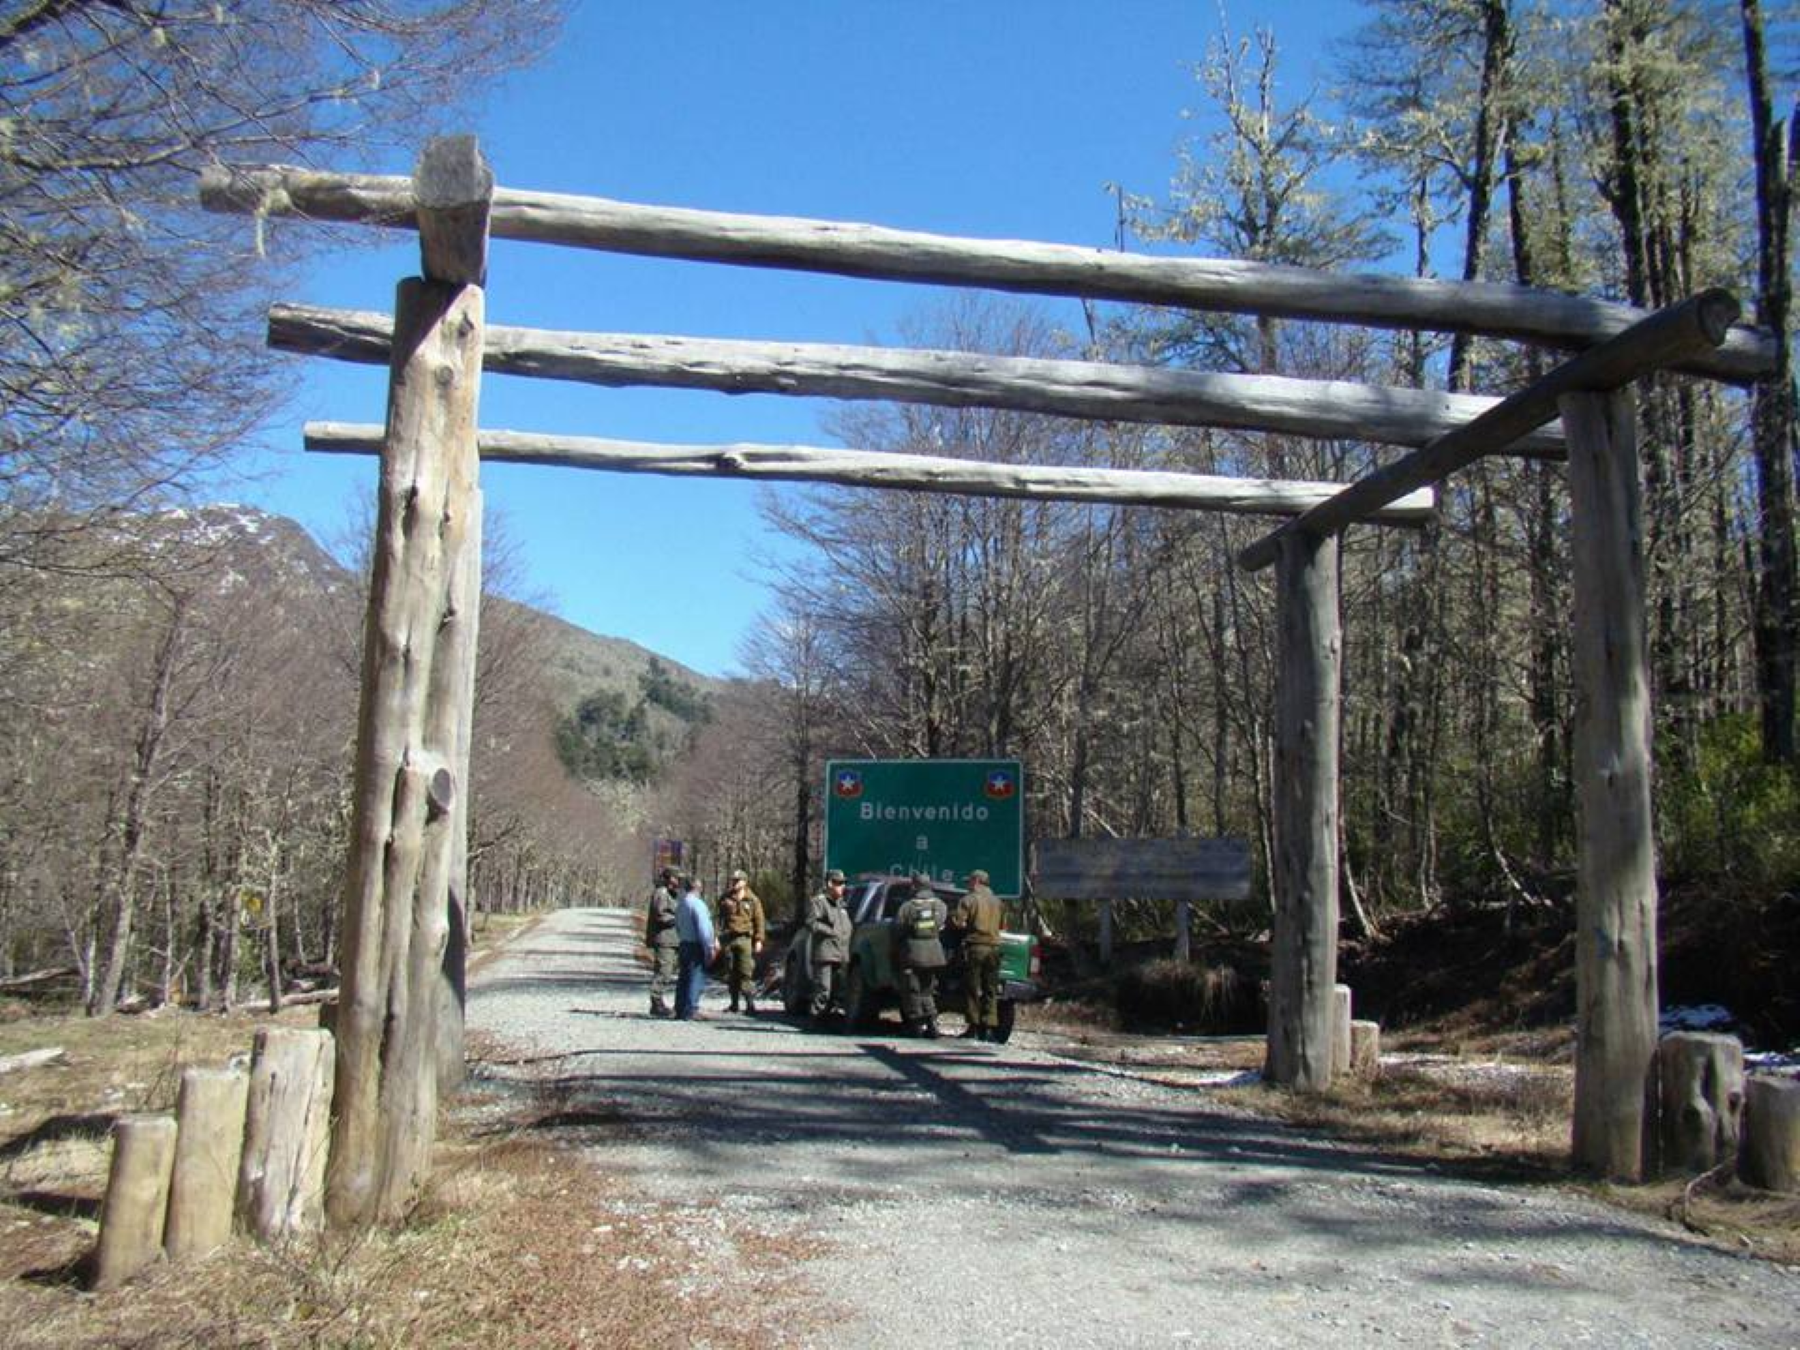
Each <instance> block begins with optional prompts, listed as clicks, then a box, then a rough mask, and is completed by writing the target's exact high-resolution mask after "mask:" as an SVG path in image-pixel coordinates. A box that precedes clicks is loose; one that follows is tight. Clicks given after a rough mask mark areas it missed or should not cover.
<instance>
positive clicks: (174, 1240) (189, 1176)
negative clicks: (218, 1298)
mask: <svg viewBox="0 0 1800 1350" xmlns="http://www.w3.org/2000/svg"><path fill="white" fill-rule="evenodd" d="M249 1092H250V1077H249V1075H248V1074H246V1073H245V1072H244V1071H243V1070H242V1069H203V1068H190V1069H183V1070H182V1071H181V1095H180V1097H179V1098H178V1099H177V1101H176V1106H175V1120H176V1124H177V1127H178V1129H177V1134H176V1138H175V1171H174V1175H173V1176H172V1177H171V1178H170V1180H169V1218H168V1222H167V1223H166V1224H165V1225H164V1228H163V1250H164V1251H165V1252H167V1253H168V1255H169V1259H170V1260H171V1261H179V1260H181V1259H182V1258H184V1257H189V1256H205V1255H206V1254H207V1253H208V1252H210V1251H215V1250H217V1249H218V1248H220V1247H223V1246H224V1245H225V1244H226V1243H227V1242H229V1241H230V1240H231V1218H232V1214H233V1213H234V1202H235V1200H236V1197H237V1183H238V1165H239V1163H240V1161H241V1160H242V1158H243V1154H244V1111H245V1106H246V1104H247V1102H248V1100H249Z"/></svg>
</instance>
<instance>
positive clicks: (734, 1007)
mask: <svg viewBox="0 0 1800 1350" xmlns="http://www.w3.org/2000/svg"><path fill="white" fill-rule="evenodd" d="M737 1003H738V1000H737V995H736V994H735V993H734V994H733V995H732V996H731V1011H732V1012H736V1011H737V1010H738V1006H737Z"/></svg>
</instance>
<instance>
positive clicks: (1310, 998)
mask: <svg viewBox="0 0 1800 1350" xmlns="http://www.w3.org/2000/svg"><path fill="white" fill-rule="evenodd" d="M1276 566H1277V569H1278V570H1277V576H1276V585H1277V587H1278V599H1277V605H1278V609H1279V624H1280V633H1281V648H1280V657H1279V662H1278V665H1277V676H1276V767H1275V849H1276V853H1275V866H1274V868H1273V875H1272V882H1273V887H1274V891H1275V932H1274V938H1273V947H1274V950H1273V952H1272V953H1271V957H1270V969H1269V1043H1268V1065H1267V1074H1268V1077H1269V1080H1270V1081H1271V1082H1274V1083H1277V1084H1280V1085H1281V1086H1284V1087H1296V1088H1301V1089H1305V1090H1309V1091H1322V1090H1323V1089H1325V1088H1327V1087H1329V1086H1330V1085H1331V1066H1332V1044H1333V1037H1332V1006H1333V992H1332V991H1333V988H1334V986H1335V985H1336V983H1337V933H1338V854H1337V845H1338V726H1339V716H1340V707H1339V680H1340V669H1341V664H1342V660H1343V636H1342V632H1341V630H1340V626H1339V618H1338V540H1337V536H1335V535H1332V536H1329V537H1327V538H1325V539H1320V540H1315V539H1311V538H1308V537H1307V536H1305V535H1295V536H1290V537H1289V538H1287V539H1284V540H1283V541H1282V544H1281V552H1280V556H1279V558H1278V559H1277V562H1276Z"/></svg>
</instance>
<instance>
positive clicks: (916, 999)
mask: <svg viewBox="0 0 1800 1350" xmlns="http://www.w3.org/2000/svg"><path fill="white" fill-rule="evenodd" d="M658 880H659V884H658V886H657V888H656V891H655V893H654V894H653V895H652V896H651V898H650V905H649V908H648V910H647V911H646V914H645V920H644V944H645V945H646V946H647V947H649V949H650V953H651V960H652V973H651V977H650V1015H651V1016H652V1017H676V1018H680V1019H682V1020H684V1021H685V1020H690V1019H692V1018H693V1017H695V1016H696V1015H698V1011H699V1004H700V994H701V991H702V990H703V989H704V988H705V987H706V972H707V969H708V967H710V966H711V965H712V964H713V963H714V962H715V961H716V960H717V959H718V957H719V953H720V950H721V948H723V950H724V952H725V954H726V958H725V971H724V973H725V979H726V985H727V987H728V988H729V990H730V992H731V1011H733V1012H737V1011H738V1010H739V1009H740V1007H741V1008H742V1010H743V1011H744V1012H745V1013H750V1014H754V1013H755V1012H756V983H755V976H756V958H757V957H758V956H760V955H761V954H762V949H763V942H764V938H765V928H766V921H765V917H764V914H763V904H762V901H761V900H760V899H759V898H758V897H757V895H756V892H755V891H753V890H751V889H750V879H749V878H748V877H747V876H746V875H745V874H744V873H742V872H733V873H732V874H731V882H730V884H729V886H728V887H727V889H726V892H725V894H724V895H722V896H721V897H720V898H719V906H718V915H717V920H718V921H717V925H716V926H715V924H714V921H713V915H712V914H711V913H710V912H709V911H708V910H707V907H706V901H705V899H704V898H703V897H702V895H701V894H700V888H699V885H698V883H697V882H696V881H695V880H694V878H693V877H691V876H687V875H683V874H678V873H676V872H674V871H672V870H667V869H665V870H664V871H663V873H662V874H661V876H660V877H659V879H658ZM968 882H969V889H968V891H967V893H966V894H965V895H964V896H963V897H962V899H961V900H960V901H959V902H958V903H957V906H956V912H955V913H954V914H952V913H950V911H949V907H948V906H947V905H945V904H944V902H943V900H942V899H940V898H939V896H938V894H937V892H936V891H935V890H934V889H933V888H932V886H931V883H930V881H928V880H927V879H926V878H925V877H922V876H916V877H914V878H913V889H912V894H911V895H909V896H908V897H907V899H906V900H905V902H904V903H903V904H902V905H901V906H900V908H899V910H898V911H897V912H896V914H895V915H894V923H893V928H892V930H891V932H892V941H893V948H892V957H893V963H894V978H895V982H896V983H897V984H898V986H899V993H900V1015H901V1018H902V1019H903V1020H904V1021H905V1023H906V1029H907V1031H908V1033H909V1034H912V1035H915V1036H924V1037H927V1038H930V1039H933V1040H935V1039H937V1038H938V1037H939V1036H940V1035H942V1032H941V1031H939V1029H938V1007H937V983H938V975H939V973H940V972H941V971H942V970H943V969H944V967H945V965H946V964H947V958H946V957H945V955H944V944H943V935H944V933H945V931H946V930H947V929H955V930H957V931H959V932H960V933H961V935H962V950H963V960H964V967H965V969H964V973H965V977H966V985H967V1002H966V1017H967V1023H968V1025H967V1027H966V1028H965V1029H964V1031H963V1033H962V1034H963V1035H964V1036H967V1037H971V1038H974V1039H979V1040H998V1039H999V1037H1000V930H1001V928H1002V926H1003V925H1004V924H1005V921H1006V908H1005V906H1004V905H1003V904H1002V903H1001V901H1000V899H999V897H997V896H996V895H995V894H994V893H993V891H992V890H990V889H989V888H988V874H987V873H986V872H984V871H982V870H980V869H979V868H977V869H976V870H975V871H973V872H971V873H969V876H968ZM844 885H845V882H844V874H843V873H842V872H840V871H838V870H837V869H836V868H833V869H832V870H830V871H828V872H827V873H826V874H825V888H824V889H823V890H822V891H820V892H819V893H818V894H816V895H814V896H813V897H812V898H811V899H810V900H809V901H807V905H806V912H805V917H804V929H803V931H804V932H805V933H806V935H807V936H808V937H809V938H810V969H809V970H808V974H809V976H810V977H811V985H812V999H811V1012H812V1015H813V1018H814V1019H815V1021H824V1020H826V1019H828V1018H830V1017H832V1016H834V1015H840V1014H841V1013H842V1012H843V1003H844V994H845V972H846V971H847V969H848V967H849V962H850V939H851V933H852V926H853V925H852V920H851V917H850V912H849V909H848V907H847V906H846V905H845V903H844ZM671 988H673V990H674V1000H675V1001H674V1006H673V1007H672V1008H671V1007H670V1006H669V1002H668V995H669V991H670V989H671Z"/></svg>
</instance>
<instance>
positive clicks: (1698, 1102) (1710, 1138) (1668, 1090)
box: [1656, 1031, 1744, 1176]
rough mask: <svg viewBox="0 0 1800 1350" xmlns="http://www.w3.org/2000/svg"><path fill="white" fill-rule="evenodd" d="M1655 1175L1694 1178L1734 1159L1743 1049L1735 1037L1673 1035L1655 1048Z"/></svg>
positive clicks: (1741, 1097) (1690, 1033)
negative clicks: (1658, 1105) (1658, 1163)
mask: <svg viewBox="0 0 1800 1350" xmlns="http://www.w3.org/2000/svg"><path fill="white" fill-rule="evenodd" d="M1656 1069H1657V1072H1656V1076H1657V1082H1658V1090H1659V1095H1660V1097H1661V1101H1662V1113H1661V1122H1660V1133H1661V1140H1662V1167H1661V1170H1662V1171H1663V1172H1665V1173H1668V1174H1669V1175H1672V1176H1698V1175H1699V1174H1700V1173H1702V1172H1710V1171H1711V1170H1712V1169H1713V1168H1715V1167H1717V1166H1718V1165H1719V1164H1720V1163H1722V1162H1729V1161H1732V1160H1734V1159H1736V1157H1737V1152H1738V1134H1739V1131H1740V1129H1741V1127H1742V1125H1743V1116H1744V1045H1743V1042H1742V1041H1740V1040H1738V1038H1737V1037H1736V1036H1721V1035H1718V1034H1716V1033H1711V1032H1704V1031H1677V1032H1673V1033H1671V1034H1670V1035H1667V1036H1664V1037H1663V1038H1662V1040H1661V1042H1659V1043H1658V1045H1657V1047H1656Z"/></svg>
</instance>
